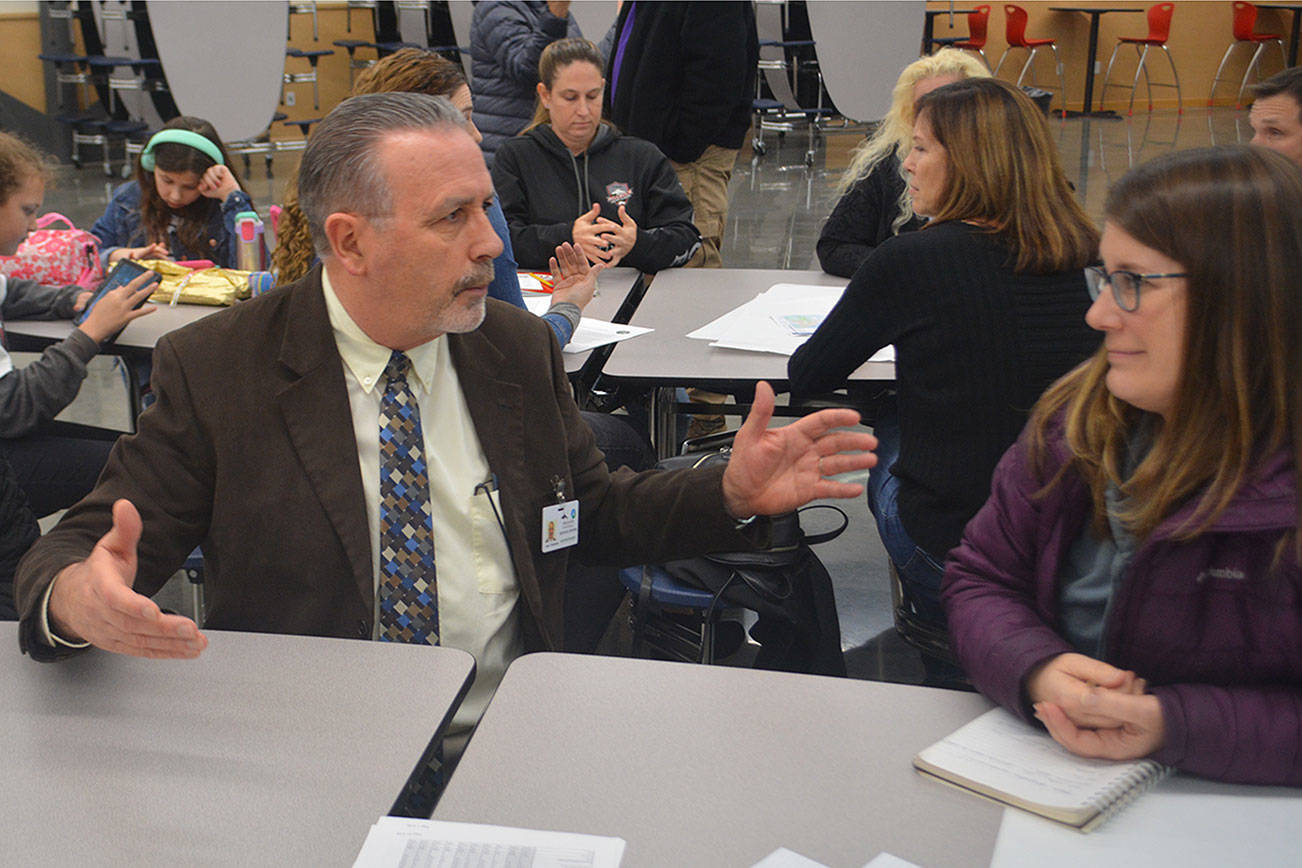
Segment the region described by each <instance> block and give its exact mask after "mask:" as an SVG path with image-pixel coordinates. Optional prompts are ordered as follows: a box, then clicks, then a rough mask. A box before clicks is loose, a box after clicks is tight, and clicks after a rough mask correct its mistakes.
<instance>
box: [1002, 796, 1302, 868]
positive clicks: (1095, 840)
mask: <svg viewBox="0 0 1302 868" xmlns="http://www.w3.org/2000/svg"><path fill="white" fill-rule="evenodd" d="M1300 825H1302V792H1299V791H1298V790H1295V789H1289V788H1286V787H1248V786H1235V785H1232V784H1220V783H1216V782H1213V781H1205V780H1200V779H1197V778H1189V777H1184V776H1182V775H1175V776H1172V777H1169V778H1167V779H1166V780H1164V781H1162V782H1161V783H1160V784H1158V785H1157V786H1156V787H1154V788H1153V789H1152V790H1150V791H1148V792H1147V793H1144V794H1143V795H1141V796H1140V797H1139V798H1138V799H1136V800H1135V802H1134V803H1133V804H1131V805H1128V806H1127V807H1125V808H1123V809H1122V810H1121V812H1120V813H1118V814H1117V815H1116V816H1115V817H1113V818H1112V819H1110V820H1108V821H1107V822H1106V823H1104V824H1103V825H1101V826H1099V827H1098V828H1097V829H1095V830H1094V831H1093V832H1089V833H1081V832H1077V831H1076V830H1075V829H1072V828H1070V827H1067V826H1064V825H1062V824H1061V823H1055V822H1053V821H1052V820H1046V819H1044V818H1042V817H1037V816H1035V815H1034V814H1028V813H1026V812H1025V811H1018V810H1015V809H1013V808H1009V809H1007V810H1005V811H1004V818H1003V822H1002V823H1001V825H1000V826H999V837H998V838H997V839H996V841H995V852H994V857H993V859H992V860H991V862H990V864H991V866H992V868H1032V866H1043V865H1053V868H1095V866H1099V865H1107V866H1109V868H1121V866H1129V865H1134V866H1141V865H1142V866H1145V868H1165V866H1169V868H1194V866H1203V865H1207V866H1213V865H1214V866H1217V868H1222V866H1235V865H1242V866H1254V868H1255V866H1260V865H1287V864H1297V862H1298V849H1297V845H1298V828H1299V826H1300Z"/></svg>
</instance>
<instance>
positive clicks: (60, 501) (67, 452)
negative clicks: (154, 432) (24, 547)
mask: <svg viewBox="0 0 1302 868" xmlns="http://www.w3.org/2000/svg"><path fill="white" fill-rule="evenodd" d="M120 433H121V432H119V431H109V430H106V429H103V428H90V427H87V426H84V425H73V424H69V423H64V422H54V423H51V424H49V425H46V426H43V427H42V428H40V429H38V430H37V431H35V432H34V433H32V434H28V435H27V436H25V437H17V438H14V439H0V454H3V455H4V456H5V458H7V459H8V460H9V463H10V465H12V466H13V469H14V475H15V476H16V477H17V479H18V484H19V485H20V486H21V487H22V489H23V491H24V492H26V494H27V500H28V502H29V503H30V504H31V507H32V512H33V513H35V514H36V517H37V518H42V517H44V516H47V515H49V514H50V513H52V512H57V511H59V510H61V509H67V508H68V507H70V506H72V505H73V504H74V503H76V502H77V501H79V500H81V499H82V498H83V497H85V496H86V495H87V494H89V493H90V490H91V489H92V488H94V487H95V480H97V479H99V474H100V471H101V470H103V469H104V463H105V462H106V461H108V455H109V450H111V449H112V448H113V442H114V441H115V440H117V438H118V436H119V435H120Z"/></svg>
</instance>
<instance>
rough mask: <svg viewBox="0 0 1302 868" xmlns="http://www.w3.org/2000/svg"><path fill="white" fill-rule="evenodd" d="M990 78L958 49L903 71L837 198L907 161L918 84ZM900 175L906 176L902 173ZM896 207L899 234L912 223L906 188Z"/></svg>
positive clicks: (894, 228) (924, 59) (853, 159)
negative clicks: (888, 163)
mask: <svg viewBox="0 0 1302 868" xmlns="http://www.w3.org/2000/svg"><path fill="white" fill-rule="evenodd" d="M989 75H990V71H989V70H988V69H986V67H985V65H984V64H983V63H982V62H981V61H979V60H977V59H976V58H975V57H973V56H972V55H970V54H967V53H966V52H963V51H959V50H958V49H957V48H942V49H941V50H940V51H937V52H936V53H935V54H931V55H928V56H926V57H920V58H918V59H917V60H915V61H913V63H910V64H909V65H908V66H906V67H904V71H903V72H901V73H900V77H899V79H897V80H896V82H895V89H894V90H893V91H891V108H890V110H889V111H888V112H886V117H884V118H882V120H881V123H879V124H878V125H877V129H876V130H874V131H873V134H872V135H871V136H869V137H868V138H867V139H866V140H865V141H864V142H863V143H862V144H860V145H859V146H858V147H857V148H855V149H854V152H853V154H852V156H851V159H850V166H849V167H848V168H847V169H846V170H845V174H843V175H842V176H841V180H840V181H839V182H838V183H837V185H836V196H837V198H838V199H839V198H841V197H842V196H844V195H845V194H846V193H848V192H849V191H850V188H852V187H853V186H854V185H855V184H858V183H859V182H860V181H862V180H863V179H864V178H866V177H868V175H869V174H870V173H871V172H872V171H873V169H875V168H877V164H878V163H880V162H882V161H883V160H887V159H889V158H890V157H892V156H896V157H898V158H899V160H900V162H903V161H904V157H905V155H906V154H908V153H909V148H910V147H912V145H913V118H914V106H913V88H914V86H915V85H917V83H918V82H920V81H922V80H923V79H927V78H937V77H939V76H957V77H958V78H960V79H964V78H985V77H988V76H989ZM900 171H901V172H903V169H901V170H900ZM897 204H898V205H899V214H898V215H896V217H895V220H894V221H892V223H891V232H892V233H898V232H899V231H900V227H901V226H903V225H904V224H905V223H908V222H909V221H910V220H912V219H913V202H912V200H911V199H909V188H908V185H907V184H906V185H905V186H904V190H903V191H902V192H901V193H900V199H899V202H898V203H897Z"/></svg>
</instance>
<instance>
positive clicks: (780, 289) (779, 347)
mask: <svg viewBox="0 0 1302 868" xmlns="http://www.w3.org/2000/svg"><path fill="white" fill-rule="evenodd" d="M843 291H844V289H843V288H842V287H839V286H811V285H806V284H798V283H776V284H774V285H773V286H771V287H769V288H768V289H767V290H765V291H764V292H761V293H760V294H759V295H757V296H755V298H753V299H751V300H750V301H748V302H746V303H745V304H743V305H741V306H739V307H736V308H733V309H732V310H730V311H728V313H726V314H724V315H723V316H721V317H719V318H718V319H715V320H712V321H711V322H708V323H706V324H705V325H703V326H701V327H700V328H698V329H696V330H695V331H693V332H691V333H689V334H688V335H687V337H689V338H695V339H697V340H708V341H710V346H712V347H719V348H721V349H730V350H748V351H750V352H757V353H776V354H778V355H783V356H789V355H791V354H792V353H794V352H795V351H796V350H797V349H798V348H799V347H800V345H801V344H803V343H804V342H805V341H807V340H809V334H810V333H812V329H813V328H816V327H817V324H818V323H819V322H822V320H823V318H824V317H826V316H827V314H828V313H830V312H831V310H832V308H833V307H835V306H836V303H837V301H838V300H840V298H841V293H842V292H843ZM796 323H799V324H800V325H802V326H804V327H803V328H799V329H797V328H796V327H795V325H796ZM868 361H870V362H893V361H895V348H894V347H890V346H888V347H883V348H882V349H880V350H878V351H877V352H876V353H874V354H873V356H872V358H870V359H869V360H868Z"/></svg>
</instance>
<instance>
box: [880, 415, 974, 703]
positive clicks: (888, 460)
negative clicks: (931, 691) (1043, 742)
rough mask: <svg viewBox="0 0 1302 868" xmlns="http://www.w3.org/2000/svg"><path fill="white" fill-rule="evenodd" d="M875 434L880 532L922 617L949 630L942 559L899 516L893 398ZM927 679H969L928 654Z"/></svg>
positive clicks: (951, 682) (945, 682)
mask: <svg viewBox="0 0 1302 868" xmlns="http://www.w3.org/2000/svg"><path fill="white" fill-rule="evenodd" d="M873 435H874V436H876V437H877V449H876V453H877V466H876V467H874V468H873V469H872V470H871V471H870V472H869V474H868V509H869V510H871V511H872V514H873V517H874V518H876V519H877V533H878V535H879V536H880V537H881V540H882V546H883V547H885V549H886V553H887V554H888V555H890V558H891V563H893V564H894V565H895V572H896V573H897V574H898V575H899V577H900V585H901V586H902V588H903V590H904V599H905V601H907V604H908V605H909V606H910V608H911V609H912V610H913V613H914V615H915V616H916V617H917V619H918V620H920V621H924V622H925V623H927V624H929V625H931V626H933V627H935V628H937V629H938V630H941V631H946V630H947V629H948V625H947V621H946V619H945V608H944V606H942V605H941V602H940V580H941V578H942V577H943V576H944V574H945V567H944V564H942V563H941V562H939V561H937V560H936V559H935V558H934V557H933V556H932V555H931V554H930V553H929V552H927V551H926V550H925V549H923V548H922V547H920V546H918V545H916V544H915V543H914V542H913V539H912V538H911V537H910V536H909V532H908V531H907V530H905V528H904V522H903V520H902V519H901V518H900V510H899V492H900V480H899V477H897V476H896V475H895V474H893V473H891V472H890V468H891V466H892V465H893V464H894V463H895V462H896V460H897V459H898V458H899V457H900V424H899V417H898V415H897V413H896V409H895V406H894V404H893V403H891V404H889V405H887V404H883V405H882V406H881V408H880V409H879V411H878V416H877V424H876V425H875V426H874V427H873ZM922 663H923V666H924V667H925V668H926V672H927V679H926V683H927V684H931V685H934V686H937V687H951V686H962V685H965V684H966V679H965V677H964V675H963V672H962V670H961V669H959V668H958V667H957V666H954V665H953V664H952V663H949V662H948V661H946V660H941V659H939V658H937V657H933V656H932V655H929V654H926V653H924V654H923V655H922Z"/></svg>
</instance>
